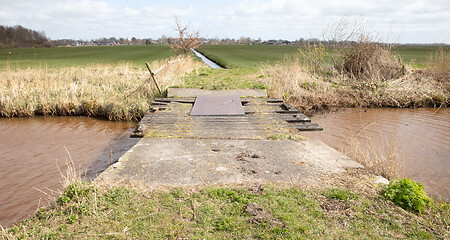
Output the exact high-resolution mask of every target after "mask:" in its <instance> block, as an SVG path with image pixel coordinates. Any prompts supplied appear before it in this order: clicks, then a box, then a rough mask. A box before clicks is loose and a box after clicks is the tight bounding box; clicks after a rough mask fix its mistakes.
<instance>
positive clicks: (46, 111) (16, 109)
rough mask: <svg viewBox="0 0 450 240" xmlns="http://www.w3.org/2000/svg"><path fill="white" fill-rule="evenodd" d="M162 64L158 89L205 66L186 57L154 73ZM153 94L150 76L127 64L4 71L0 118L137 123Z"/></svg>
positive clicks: (0, 83) (0, 84)
mask: <svg viewBox="0 0 450 240" xmlns="http://www.w3.org/2000/svg"><path fill="white" fill-rule="evenodd" d="M163 65H164V66H165V67H164V68H162V70H161V71H159V72H158V73H157V74H156V79H157V81H158V84H159V85H160V87H161V88H162V89H166V88H167V87H169V86H171V85H175V84H178V83H180V82H181V81H182V80H183V76H184V75H185V74H187V73H190V72H191V71H193V70H195V69H198V68H200V67H202V66H203V64H202V63H199V62H198V61H195V60H194V59H193V58H192V57H188V56H180V57H177V58H173V59H170V60H165V61H156V62H153V63H152V64H151V66H152V69H158V68H160V67H161V66H163ZM156 93H157V91H156V87H155V86H154V84H153V82H151V81H149V73H148V72H147V71H146V70H145V69H144V68H133V67H132V65H131V64H130V63H120V64H114V65H91V66H86V67H69V68H62V69H47V68H41V69H11V68H8V67H6V68H5V69H3V70H1V74H0V116H1V117H28V116H35V115H60V116H68V115H83V116H93V117H94V116H95V117H102V118H107V119H109V120H115V121H119V120H125V121H131V120H139V119H140V118H142V116H143V115H144V114H145V113H146V112H147V111H148V109H149V107H150V103H151V101H152V99H153V98H154V97H155V96H156Z"/></svg>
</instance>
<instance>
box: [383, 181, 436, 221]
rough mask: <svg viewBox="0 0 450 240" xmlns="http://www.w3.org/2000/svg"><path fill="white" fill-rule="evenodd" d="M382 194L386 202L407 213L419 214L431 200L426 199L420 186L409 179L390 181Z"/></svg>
mask: <svg viewBox="0 0 450 240" xmlns="http://www.w3.org/2000/svg"><path fill="white" fill-rule="evenodd" d="M382 194H383V196H384V198H386V199H387V200H389V201H392V202H394V203H395V204H396V205H398V206H400V207H401V208H403V209H405V210H408V211H416V212H419V213H421V212H422V210H423V209H425V207H426V206H430V204H431V198H430V197H428V195H427V193H426V192H425V189H424V187H423V186H422V184H421V183H420V182H415V181H412V180H411V179H409V178H403V179H401V180H398V179H394V180H392V181H391V182H390V183H389V185H387V186H386V187H385V188H384V191H383V193H382Z"/></svg>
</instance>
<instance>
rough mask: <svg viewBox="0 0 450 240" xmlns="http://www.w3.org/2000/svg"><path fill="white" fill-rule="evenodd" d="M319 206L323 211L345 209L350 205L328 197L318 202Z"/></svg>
mask: <svg viewBox="0 0 450 240" xmlns="http://www.w3.org/2000/svg"><path fill="white" fill-rule="evenodd" d="M320 207H321V208H322V209H323V210H325V211H345V210H347V209H349V208H350V205H348V204H347V203H345V202H342V201H339V200H334V199H328V200H327V201H325V202H323V203H322V204H320Z"/></svg>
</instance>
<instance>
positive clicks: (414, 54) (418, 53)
mask: <svg viewBox="0 0 450 240" xmlns="http://www.w3.org/2000/svg"><path fill="white" fill-rule="evenodd" d="M298 49H299V46H273V45H253V46H250V45H201V46H200V47H199V49H198V50H199V51H200V52H202V53H203V54H205V55H206V56H207V57H208V58H210V59H212V60H214V61H216V62H218V63H219V64H222V65H224V66H226V67H228V68H236V67H244V68H258V67H260V66H261V65H263V64H266V63H274V62H280V61H283V60H284V59H285V58H286V57H289V56H295V55H296V54H298V53H299V51H298ZM434 49H435V48H434V47H427V46H417V47H397V48H393V49H392V50H393V51H394V52H395V53H397V54H399V55H400V57H401V58H402V59H403V60H404V61H405V62H406V63H407V64H411V65H412V66H413V67H418V68H423V67H425V66H426V63H427V57H428V54H430V53H431V52H432V51H433V50H434ZM332 56H336V53H334V52H332V50H330V49H329V50H328V56H327V57H326V58H325V63H326V64H329V65H331V63H332V59H331V57H332Z"/></svg>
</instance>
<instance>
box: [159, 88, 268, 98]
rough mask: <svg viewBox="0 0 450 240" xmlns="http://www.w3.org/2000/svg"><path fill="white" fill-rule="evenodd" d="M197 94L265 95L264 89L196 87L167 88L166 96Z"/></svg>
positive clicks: (182, 96)
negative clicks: (211, 88)
mask: <svg viewBox="0 0 450 240" xmlns="http://www.w3.org/2000/svg"><path fill="white" fill-rule="evenodd" d="M198 95H238V96H240V97H267V91H266V90H265V89H234V90H204V89H197V88H169V89H167V97H169V98H171V97H176V98H193V97H197V96H198Z"/></svg>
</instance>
